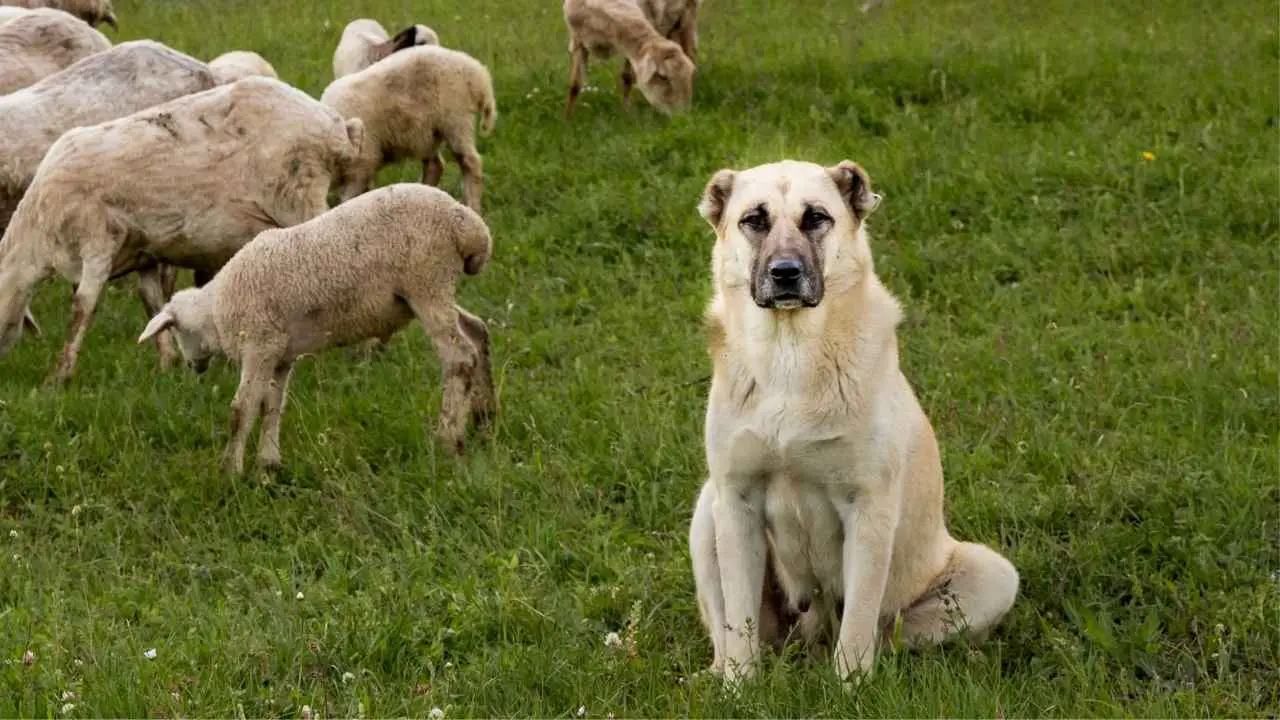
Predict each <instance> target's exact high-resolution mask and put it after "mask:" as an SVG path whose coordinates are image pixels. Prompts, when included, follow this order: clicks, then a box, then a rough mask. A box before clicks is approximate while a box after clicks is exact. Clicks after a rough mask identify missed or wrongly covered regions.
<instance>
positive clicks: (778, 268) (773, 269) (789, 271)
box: [769, 258, 804, 282]
mask: <svg viewBox="0 0 1280 720" xmlns="http://www.w3.org/2000/svg"><path fill="white" fill-rule="evenodd" d="M803 269H804V267H803V266H802V265H801V264H800V261H799V260H792V259H790V258H787V259H784V260H774V261H773V262H771V263H769V277H771V278H773V279H774V280H776V281H777V282H795V281H796V280H799V279H800V271H801V270H803Z"/></svg>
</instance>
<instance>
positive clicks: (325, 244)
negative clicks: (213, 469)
mask: <svg viewBox="0 0 1280 720" xmlns="http://www.w3.org/2000/svg"><path fill="white" fill-rule="evenodd" d="M491 249H492V240H491V238H490V235H489V229H488V227H486V226H485V223H484V221H483V220H481V219H480V216H479V215H478V214H476V213H475V212H473V211H471V210H470V209H468V208H466V207H465V206H463V205H462V204H461V203H459V202H457V201H456V200H454V199H453V198H451V197H449V195H448V194H447V193H445V192H443V191H441V190H438V189H436V188H431V187H426V186H423V185H417V184H412V183H399V184H395V185H389V186H386V187H382V188H379V189H377V190H374V191H373V192H370V193H367V194H365V195H363V196H361V197H358V198H356V199H354V200H352V201H351V202H347V203H343V204H342V205H339V206H338V207H336V208H334V209H332V210H330V211H329V212H327V213H325V214H323V215H321V216H319V217H317V218H314V219H312V220H309V221H307V222H305V223H302V224H301V225H295V226H294V227H291V228H285V229H283V230H268V231H266V232H263V233H262V234H261V235H259V236H258V237H257V238H256V239H255V240H254V241H253V242H251V243H249V244H248V245H246V246H245V247H244V249H243V250H241V251H240V252H238V253H236V256H235V257H233V258H231V260H230V261H229V262H228V263H227V264H226V265H225V266H224V267H223V268H222V271H221V272H219V273H218V274H217V276H215V277H214V278H213V280H211V281H210V282H209V284H208V285H205V286H204V287H202V288H187V289H185V290H179V291H178V292H177V293H176V294H175V295H174V296H173V299H172V300H170V301H169V303H168V304H167V305H165V306H164V309H162V310H161V311H160V312H159V313H158V314H156V316H155V317H153V318H152V319H151V321H150V322H149V323H147V327H146V329H145V330H144V331H143V332H142V335H141V336H140V337H139V338H138V342H140V343H141V342H145V341H147V340H148V339H150V338H151V337H153V336H155V335H156V333H158V332H161V331H163V330H166V329H169V328H172V329H173V330H174V331H176V332H177V335H178V345H179V347H181V348H182V354H183V356H184V357H185V358H186V360H187V363H188V364H189V365H191V367H192V368H193V369H195V370H196V371H197V372H203V371H204V368H205V367H206V366H207V365H208V360H209V358H210V357H212V356H213V355H214V354H222V355H225V356H226V357H227V358H228V359H230V360H231V361H232V362H234V363H236V364H237V365H239V366H240V368H241V370H240V386H239V388H238V389H237V390H236V395H235V399H234V400H233V401H232V403H231V438H230V440H229V441H228V443H227V446H226V451H225V453H224V455H223V462H224V464H225V466H226V467H227V469H228V470H230V471H231V472H233V473H235V474H237V475H238V474H240V473H241V472H243V470H244V449H245V443H246V441H247V439H248V436H249V432H250V431H251V430H252V429H253V425H254V422H255V421H256V420H257V416H258V413H259V410H260V409H261V411H262V413H263V418H262V431H261V435H260V436H259V440H258V463H259V465H261V466H263V467H264V468H267V469H269V470H273V469H276V468H279V467H280V415H281V413H282V412H283V411H284V405H285V396H286V393H287V391H288V387H289V378H290V375H291V374H292V373H293V365H294V362H295V361H296V360H297V358H298V356H300V355H302V354H304V353H314V352H317V351H319V350H323V349H325V348H329V347H338V346H342V345H349V344H352V343H356V342H359V341H361V340H364V339H367V338H378V337H388V336H390V335H391V334H392V333H394V332H396V331H397V330H399V329H400V328H403V327H404V326H405V325H406V324H407V323H408V322H409V321H410V320H412V319H413V318H415V317H416V318H417V319H418V321H419V322H421V323H422V327H423V329H424V330H425V331H426V333H427V336H428V337H430V338H431V341H432V343H433V344H434V345H435V348H436V352H437V353H438V354H439V356H440V361H441V364H442V365H443V366H444V368H443V369H444V402H443V404H442V406H441V410H440V426H439V430H438V434H439V436H440V438H441V439H442V440H443V441H444V442H445V443H446V444H447V445H448V446H449V447H450V448H452V449H454V450H455V451H456V452H459V453H460V452H462V450H463V447H464V437H465V434H466V430H467V424H468V420H469V419H470V418H473V417H474V418H475V419H476V421H477V424H483V423H485V422H487V421H488V419H489V417H490V416H491V414H492V413H493V412H494V411H495V410H496V404H497V402H496V401H497V398H496V396H495V394H494V389H493V379H492V375H491V371H490V363H489V331H488V328H487V327H486V326H485V324H484V321H482V320H481V319H480V318H477V317H475V316H473V315H471V314H470V313H468V312H466V311H465V310H463V309H462V308H460V307H458V306H457V305H456V304H455V303H454V292H455V288H456V285H457V280H458V276H459V274H460V273H463V272H465V273H467V274H468V275H475V274H476V273H478V272H480V270H481V269H482V268H483V267H484V265H485V264H486V263H487V262H488V260H489V255H490V252H491Z"/></svg>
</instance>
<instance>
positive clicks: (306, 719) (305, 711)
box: [298, 705, 311, 720]
mask: <svg viewBox="0 0 1280 720" xmlns="http://www.w3.org/2000/svg"><path fill="white" fill-rule="evenodd" d="M298 715H299V716H300V717H301V718H302V720H311V706H310V705H303V706H302V711H301V712H299V713H298Z"/></svg>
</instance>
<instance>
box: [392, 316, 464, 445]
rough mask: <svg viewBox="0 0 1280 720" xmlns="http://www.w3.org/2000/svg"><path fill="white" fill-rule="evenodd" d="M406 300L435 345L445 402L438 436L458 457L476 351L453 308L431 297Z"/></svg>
mask: <svg viewBox="0 0 1280 720" xmlns="http://www.w3.org/2000/svg"><path fill="white" fill-rule="evenodd" d="M406 299H407V300H408V302H409V307H410V308H412V309H413V314H414V315H415V316H417V318H418V320H419V321H420V322H421V323H422V327H423V329H424V330H426V332H427V335H428V336H429V337H430V338H431V342H432V344H433V345H435V348H436V354H438V355H439V356H440V365H441V368H442V369H443V370H444V400H443V402H442V403H441V405H440V427H439V430H438V431H437V434H438V435H439V436H440V439H441V440H442V441H443V442H444V443H445V444H447V445H448V446H449V447H451V448H453V450H454V452H457V453H459V454H461V453H462V451H463V448H464V446H465V443H464V438H465V436H466V432H467V420H468V419H469V418H470V415H471V396H472V390H471V386H472V382H473V378H474V377H475V372H476V365H477V364H478V362H479V352H478V351H477V350H476V347H475V345H473V344H472V342H471V340H469V339H467V336H466V335H465V334H464V333H463V332H462V327H461V323H460V322H459V316H458V310H457V307H456V306H454V305H448V306H446V307H438V304H437V303H436V302H435V301H436V300H437V299H436V298H433V297H431V298H423V299H417V298H406Z"/></svg>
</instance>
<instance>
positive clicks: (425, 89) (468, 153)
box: [320, 45, 498, 212]
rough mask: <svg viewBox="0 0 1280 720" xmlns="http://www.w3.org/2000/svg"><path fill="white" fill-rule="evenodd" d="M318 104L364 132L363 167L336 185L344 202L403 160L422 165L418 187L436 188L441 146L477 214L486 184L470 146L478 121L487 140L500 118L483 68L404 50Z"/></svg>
mask: <svg viewBox="0 0 1280 720" xmlns="http://www.w3.org/2000/svg"><path fill="white" fill-rule="evenodd" d="M320 102H323V103H324V104H326V105H328V106H330V107H332V108H333V109H335V110H337V111H338V112H339V113H341V114H342V116H343V117H345V118H360V119H361V120H363V121H364V125H365V142H364V148H363V150H362V151H361V155H360V160H359V161H358V162H357V163H355V164H354V165H353V166H352V167H351V168H350V171H349V173H348V174H347V176H346V177H345V178H343V180H342V182H341V188H340V190H341V195H342V200H343V201H346V200H350V199H351V198H353V197H355V196H357V195H359V194H361V193H363V192H366V191H368V190H369V188H370V187H372V185H373V181H374V176H375V175H376V174H377V172H378V168H379V167H381V166H382V165H384V164H386V163H390V162H396V161H398V160H402V159H405V158H417V159H420V160H421V161H422V169H423V172H422V181H423V182H424V183H426V184H428V185H438V184H439V183H440V176H441V175H442V174H443V173H444V163H443V161H442V160H441V159H440V156H439V152H440V146H441V144H444V145H445V146H447V147H448V148H449V152H450V153H451V154H452V155H453V157H454V159H455V160H457V162H458V166H459V167H460V168H461V169H462V182H463V197H464V198H465V200H466V203H467V205H468V206H469V207H470V208H471V209H472V210H475V211H476V212H480V196H481V193H482V192H483V190H484V178H483V174H482V164H481V160H480V153H479V152H477V151H476V144H475V129H476V116H477V115H479V116H480V127H481V131H482V132H483V133H484V134H486V135H487V134H489V133H490V132H491V131H492V130H493V125H494V123H495V122H496V121H497V116H498V106H497V103H496V101H495V100H494V98H493V80H492V79H491V78H490V76H489V70H488V69H487V68H486V67H485V66H484V65H482V64H481V63H480V61H478V60H476V59H475V58H473V57H471V56H470V55H468V54H466V53H464V52H459V51H457V50H449V49H447V48H443V47H437V46H432V45H427V46H423V47H415V48H409V49H408V50H401V51H400V52H397V53H395V54H393V55H391V56H390V57H388V58H386V59H383V60H380V61H378V62H376V63H374V64H373V65H370V66H369V67H367V68H365V69H364V70H361V71H360V72H357V73H353V74H351V75H347V76H346V77H342V78H339V79H337V80H334V81H333V82H332V83H330V84H329V87H327V88H325V91H324V94H323V95H321V96H320Z"/></svg>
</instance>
